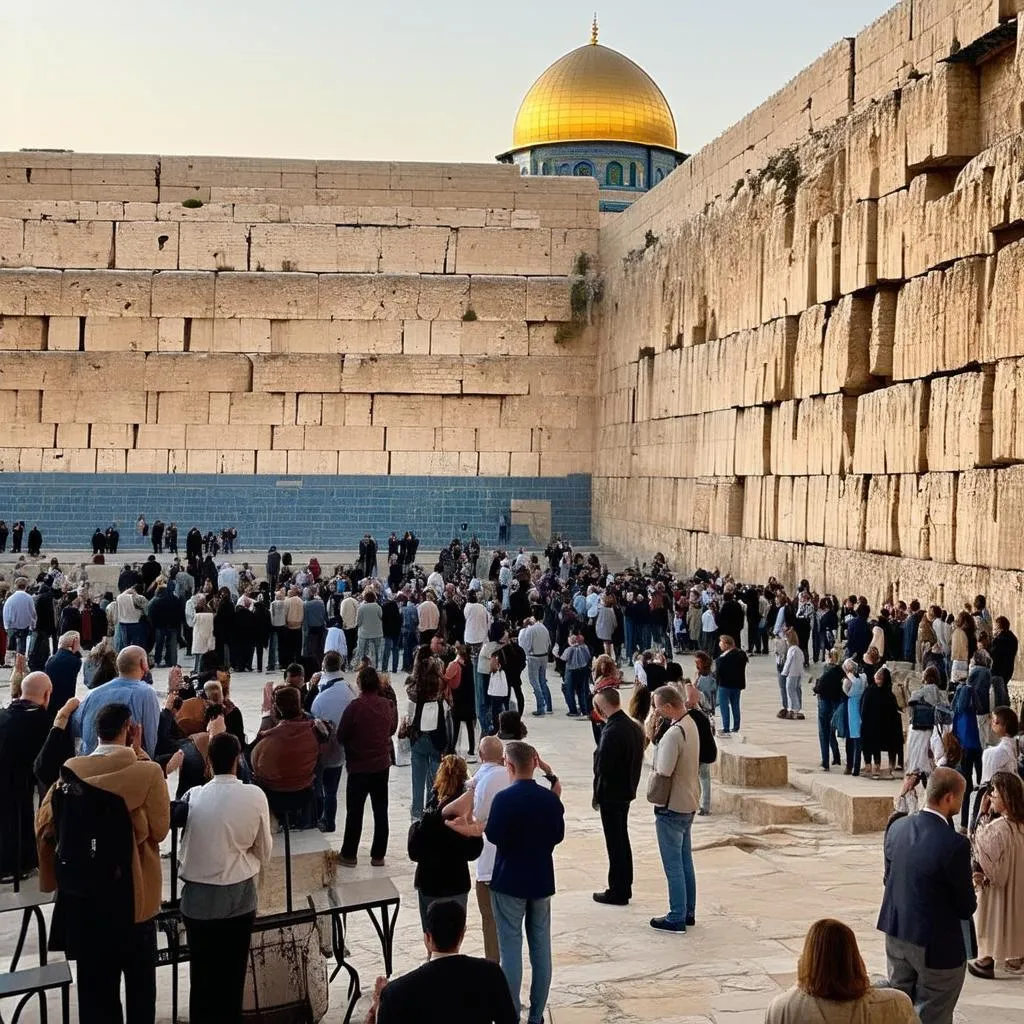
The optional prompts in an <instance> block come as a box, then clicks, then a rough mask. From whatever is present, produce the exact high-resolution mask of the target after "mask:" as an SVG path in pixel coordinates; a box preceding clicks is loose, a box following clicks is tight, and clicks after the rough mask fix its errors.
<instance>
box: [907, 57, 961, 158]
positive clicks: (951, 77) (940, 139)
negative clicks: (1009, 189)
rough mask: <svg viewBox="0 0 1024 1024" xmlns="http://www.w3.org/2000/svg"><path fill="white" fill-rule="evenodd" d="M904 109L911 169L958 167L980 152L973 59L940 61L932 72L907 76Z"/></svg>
mask: <svg viewBox="0 0 1024 1024" xmlns="http://www.w3.org/2000/svg"><path fill="white" fill-rule="evenodd" d="M901 111H902V117H903V122H904V125H905V127H906V139H907V165H908V166H909V167H911V168H912V169H914V170H925V169H927V168H932V167H948V166H956V167H959V166H963V164H965V163H967V161H968V160H970V159H971V157H974V156H976V155H977V154H978V152H979V150H980V136H979V116H978V75H977V72H976V70H975V69H974V68H973V67H972V66H971V65H970V64H966V63H949V62H944V63H940V64H936V65H935V67H934V69H933V70H932V73H931V74H930V75H925V76H924V77H922V78H919V79H917V80H916V81H911V82H908V83H907V84H906V85H905V86H904V87H903V92H902V102H901Z"/></svg>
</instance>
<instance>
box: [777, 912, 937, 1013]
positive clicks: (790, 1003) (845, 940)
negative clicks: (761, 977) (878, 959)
mask: <svg viewBox="0 0 1024 1024" xmlns="http://www.w3.org/2000/svg"><path fill="white" fill-rule="evenodd" d="M765 1024H918V1017H917V1014H916V1013H914V1005H913V1003H911V1001H910V997H909V996H908V995H905V994H904V993H903V992H898V991H897V990H896V989H890V988H881V989H878V988H872V987H871V982H870V981H869V980H868V972H867V969H866V968H865V967H864V961H863V960H862V959H861V955H860V950H859V949H858V948H857V939H856V937H855V936H854V934H853V932H852V931H850V929H849V928H848V927H847V926H846V925H845V924H843V923H842V921H833V920H830V919H828V918H826V919H824V920H822V921H815V922H814V924H812V925H811V927H810V930H809V931H808V932H807V938H805V939H804V951H803V953H801V954H800V959H799V960H798V961H797V967H796V984H795V985H794V986H793V987H792V988H791V989H789V991H787V992H783V993H782V994H781V995H778V996H776V997H775V998H774V999H773V1000H772V1003H771V1006H769V1007H768V1013H767V1015H766V1016H765Z"/></svg>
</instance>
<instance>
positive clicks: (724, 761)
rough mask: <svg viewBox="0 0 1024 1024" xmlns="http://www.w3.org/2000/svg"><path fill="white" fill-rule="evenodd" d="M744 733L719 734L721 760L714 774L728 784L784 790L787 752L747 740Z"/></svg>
mask: <svg viewBox="0 0 1024 1024" xmlns="http://www.w3.org/2000/svg"><path fill="white" fill-rule="evenodd" d="M741 736H742V734H736V733H732V734H729V735H728V736H722V735H719V737H718V760H717V761H716V762H715V763H714V764H713V765H712V766H711V777H712V778H713V779H717V780H719V781H720V782H722V783H724V784H725V785H727V786H743V787H746V788H747V789H781V788H785V787H786V786H788V785H789V761H788V759H787V757H786V755H785V754H779V753H776V752H775V751H774V750H768V749H767V748H765V747H757V746H754V745H753V744H750V743H744V742H743V740H742V739H741Z"/></svg>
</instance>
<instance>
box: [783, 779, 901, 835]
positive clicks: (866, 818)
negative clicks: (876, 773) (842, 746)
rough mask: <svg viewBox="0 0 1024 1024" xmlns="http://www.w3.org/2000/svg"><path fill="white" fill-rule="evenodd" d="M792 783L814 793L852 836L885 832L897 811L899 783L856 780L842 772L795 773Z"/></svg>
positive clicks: (816, 798) (842, 827)
mask: <svg viewBox="0 0 1024 1024" xmlns="http://www.w3.org/2000/svg"><path fill="white" fill-rule="evenodd" d="M790 782H791V784H792V785H793V786H794V787H796V788H797V789H799V790H802V791H803V792H805V793H810V794H811V795H812V796H813V797H814V799H815V800H817V801H818V803H819V804H821V806H822V808H823V809H824V810H825V811H826V812H827V813H828V815H829V816H830V817H831V818H832V819H833V820H834V822H835V824H836V825H837V826H838V827H839V828H840V829H842V831H844V832H847V833H849V834H850V835H859V834H860V833H862V832H881V831H883V830H884V829H885V825H886V822H888V820H889V816H890V815H891V814H892V811H893V798H894V797H895V796H896V795H897V793H898V792H899V785H900V784H899V782H898V781H895V780H894V781H892V782H889V781H884V782H883V781H876V780H873V779H868V778H866V777H864V776H858V777H856V778H854V776H852V775H844V774H843V773H842V771H841V770H840V769H833V770H832V771H830V772H820V773H818V774H814V773H812V772H794V773H793V774H792V776H791V777H790Z"/></svg>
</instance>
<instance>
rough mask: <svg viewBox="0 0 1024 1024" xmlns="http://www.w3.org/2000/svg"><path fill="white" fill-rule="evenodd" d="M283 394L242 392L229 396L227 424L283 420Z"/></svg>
mask: <svg viewBox="0 0 1024 1024" xmlns="http://www.w3.org/2000/svg"><path fill="white" fill-rule="evenodd" d="M284 404H285V403H284V395H269V394H260V393H257V392H249V393H246V392H242V393H239V394H233V395H232V396H231V409H230V412H229V413H228V423H229V424H232V425H234V424H272V425H279V424H282V423H284V422H285V412H284Z"/></svg>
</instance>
